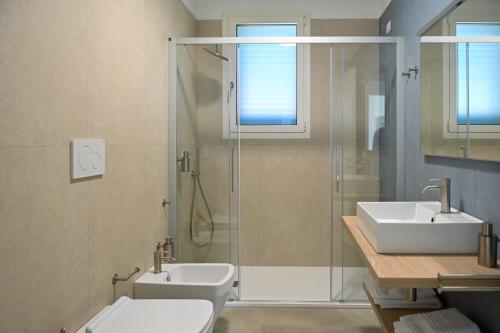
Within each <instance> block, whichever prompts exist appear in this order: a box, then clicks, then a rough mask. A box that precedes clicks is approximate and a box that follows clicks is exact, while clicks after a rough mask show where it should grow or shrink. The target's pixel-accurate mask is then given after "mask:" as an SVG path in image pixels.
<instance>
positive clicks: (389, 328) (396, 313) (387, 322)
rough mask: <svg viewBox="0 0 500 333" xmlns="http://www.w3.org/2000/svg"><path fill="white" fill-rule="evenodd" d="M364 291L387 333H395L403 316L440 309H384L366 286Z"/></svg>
mask: <svg viewBox="0 0 500 333" xmlns="http://www.w3.org/2000/svg"><path fill="white" fill-rule="evenodd" d="M363 289H364V290H365V294H366V296H367V298H368V301H369V302H370V304H371V306H372V309H373V311H374V312H375V315H376V316H377V319H378V321H379V322H380V326H382V328H383V329H384V331H385V332H386V333H393V332H394V322H396V321H398V320H399V318H401V317H403V316H408V315H413V314H417V313H424V312H432V311H437V310H438V309H382V308H381V307H380V305H377V304H375V302H374V300H373V298H372V295H370V293H369V292H368V289H366V286H365V285H364V284H363Z"/></svg>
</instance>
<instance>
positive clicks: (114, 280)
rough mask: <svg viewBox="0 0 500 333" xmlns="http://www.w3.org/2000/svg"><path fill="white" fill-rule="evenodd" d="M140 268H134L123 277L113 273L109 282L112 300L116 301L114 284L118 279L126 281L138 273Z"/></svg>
mask: <svg viewBox="0 0 500 333" xmlns="http://www.w3.org/2000/svg"><path fill="white" fill-rule="evenodd" d="M140 271H141V269H140V268H139V267H136V268H134V271H133V272H132V273H130V274H129V275H127V276H125V277H120V276H118V273H115V274H113V278H112V279H111V284H113V302H114V301H116V284H117V283H118V282H120V281H128V280H129V279H130V278H131V277H132V276H134V274H136V273H139V272H140Z"/></svg>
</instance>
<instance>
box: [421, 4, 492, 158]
mask: <svg viewBox="0 0 500 333" xmlns="http://www.w3.org/2000/svg"><path fill="white" fill-rule="evenodd" d="M420 52H421V62H420V66H421V67H420V68H421V71H420V74H421V94H420V99H421V151H422V153H423V154H424V155H430V156H445V157H456V158H468V159H476V160H490V161H500V1H498V0H466V1H457V2H455V3H453V4H452V6H450V7H449V8H448V10H447V11H446V12H445V13H444V14H443V15H441V16H440V17H438V18H436V19H435V20H433V21H432V22H431V23H430V24H429V25H428V26H427V27H426V28H425V31H423V32H422V34H421V48H420Z"/></svg>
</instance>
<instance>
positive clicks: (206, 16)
mask: <svg viewBox="0 0 500 333" xmlns="http://www.w3.org/2000/svg"><path fill="white" fill-rule="evenodd" d="M183 1H184V3H185V4H186V6H187V7H188V8H189V9H190V10H191V12H192V13H193V15H194V16H195V17H196V19H198V20H220V19H221V18H222V13H223V12H225V11H240V10H259V11H263V10H311V15H312V18H313V19H349V18H375V19H378V18H379V17H380V16H381V15H382V13H383V11H384V10H385V8H386V7H387V5H388V4H389V3H390V0H271V1H270V0H183Z"/></svg>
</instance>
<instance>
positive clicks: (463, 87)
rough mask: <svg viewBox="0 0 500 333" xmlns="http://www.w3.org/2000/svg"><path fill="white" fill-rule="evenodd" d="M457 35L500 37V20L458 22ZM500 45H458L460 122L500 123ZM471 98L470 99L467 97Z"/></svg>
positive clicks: (458, 104)
mask: <svg viewBox="0 0 500 333" xmlns="http://www.w3.org/2000/svg"><path fill="white" fill-rule="evenodd" d="M456 35H457V36H500V23H457V24H456ZM499 92H500V45H499V44H498V43H469V44H468V45H467V44H464V43H461V44H458V45H457V123H458V124H459V125H466V124H467V105H468V107H469V121H470V125H500V93H499ZM467 99H468V100H467Z"/></svg>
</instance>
